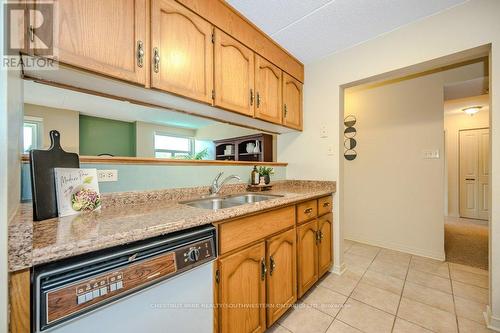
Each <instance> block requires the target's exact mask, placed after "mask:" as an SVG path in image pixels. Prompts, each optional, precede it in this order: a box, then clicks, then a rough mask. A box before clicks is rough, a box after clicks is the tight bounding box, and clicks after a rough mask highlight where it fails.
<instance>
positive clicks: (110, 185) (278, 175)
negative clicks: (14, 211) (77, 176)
mask: <svg viewBox="0 0 500 333" xmlns="http://www.w3.org/2000/svg"><path fill="white" fill-rule="evenodd" d="M81 167H82V168H96V169H98V170H118V181H116V182H101V183H99V190H100V192H101V193H109V192H123V191H144V190H157V189H167V188H176V187H193V186H208V185H210V184H211V182H212V180H213V179H214V177H215V176H216V175H217V173H218V172H224V174H225V175H226V176H228V175H233V174H234V175H237V176H240V177H241V179H242V181H243V182H248V181H249V179H250V172H251V171H252V167H251V166H241V165H238V166H229V165H224V166H222V165H204V166H189V165H179V166H177V165H175V166H172V165H130V164H128V165H127V164H94V163H92V164H86V163H82V164H81ZM271 179H273V180H283V179H286V167H284V166H279V167H274V175H272V177H271ZM30 200H31V178H30V168H29V164H27V163H23V164H22V166H21V201H23V202H26V201H30Z"/></svg>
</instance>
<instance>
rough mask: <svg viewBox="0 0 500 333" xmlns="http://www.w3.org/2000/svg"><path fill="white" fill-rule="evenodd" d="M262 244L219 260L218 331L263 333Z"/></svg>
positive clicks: (264, 294) (264, 251) (263, 254)
mask: <svg viewBox="0 0 500 333" xmlns="http://www.w3.org/2000/svg"><path fill="white" fill-rule="evenodd" d="M265 262H266V246H265V242H261V243H258V244H257V245H254V246H251V247H249V248H246V249H243V250H241V251H238V252H237V253H235V254H232V255H230V256H228V257H224V258H221V259H219V262H218V264H219V282H218V288H219V303H220V304H222V307H221V308H220V309H219V316H220V317H219V320H218V322H219V331H220V332H222V333H238V332H242V333H243V332H245V333H246V332H264V331H265V330H266V309H265V307H264V306H261V305H263V304H265V302H266V263H265Z"/></svg>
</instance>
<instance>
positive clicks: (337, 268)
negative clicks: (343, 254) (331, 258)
mask: <svg viewBox="0 0 500 333" xmlns="http://www.w3.org/2000/svg"><path fill="white" fill-rule="evenodd" d="M346 270H347V268H346V265H345V263H343V264H342V265H333V266H332V268H331V269H330V272H332V273H333V274H337V275H342V274H344V272H345V271H346Z"/></svg>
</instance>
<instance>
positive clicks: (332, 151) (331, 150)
mask: <svg viewBox="0 0 500 333" xmlns="http://www.w3.org/2000/svg"><path fill="white" fill-rule="evenodd" d="M334 150H335V149H334V148H333V145H328V148H327V154H328V156H333V154H334Z"/></svg>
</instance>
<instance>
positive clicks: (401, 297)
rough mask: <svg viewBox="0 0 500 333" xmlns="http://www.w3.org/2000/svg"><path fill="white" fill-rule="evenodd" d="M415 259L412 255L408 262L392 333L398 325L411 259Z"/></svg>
mask: <svg viewBox="0 0 500 333" xmlns="http://www.w3.org/2000/svg"><path fill="white" fill-rule="evenodd" d="M412 260H413V255H412V256H411V257H410V261H409V262H408V268H407V269H406V274H405V279H404V280H403V281H404V282H403V288H401V295H400V296H399V302H398V306H397V308H396V314H395V315H394V322H393V323H392V329H391V333H392V332H394V326H396V320H397V319H398V312H399V306H400V305H401V300H402V299H403V294H404V291H405V286H406V279H407V278H408V272H409V271H410V265H411V261H412Z"/></svg>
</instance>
